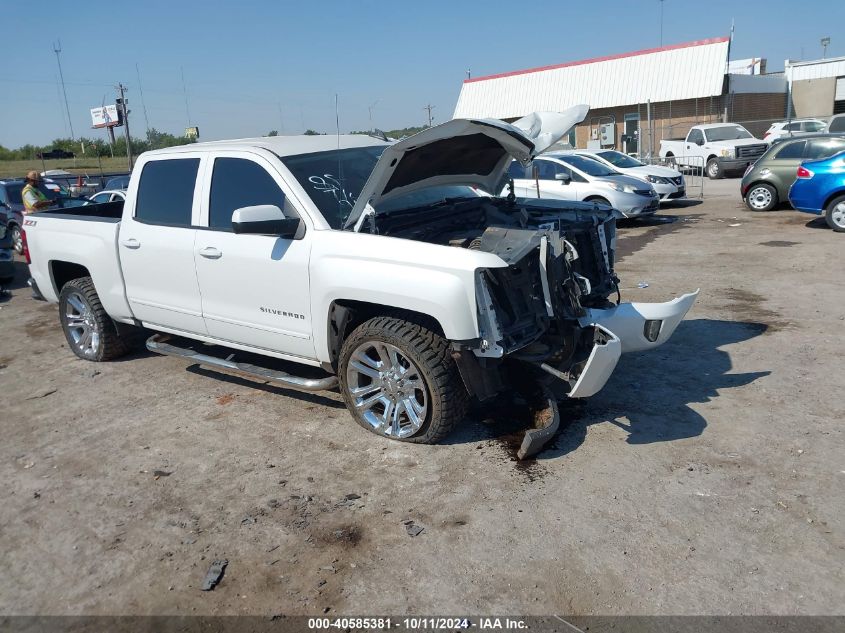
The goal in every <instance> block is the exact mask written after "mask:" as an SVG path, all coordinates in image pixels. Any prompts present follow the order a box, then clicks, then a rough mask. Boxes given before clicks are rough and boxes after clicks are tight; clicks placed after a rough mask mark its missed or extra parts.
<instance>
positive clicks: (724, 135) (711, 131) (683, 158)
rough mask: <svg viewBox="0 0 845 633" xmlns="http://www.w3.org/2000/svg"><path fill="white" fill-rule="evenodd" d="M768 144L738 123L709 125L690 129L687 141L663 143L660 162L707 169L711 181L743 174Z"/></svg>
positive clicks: (675, 165) (673, 140) (673, 166)
mask: <svg viewBox="0 0 845 633" xmlns="http://www.w3.org/2000/svg"><path fill="white" fill-rule="evenodd" d="M767 149H769V146H768V144H767V143H766V142H765V141H763V140H760V139H758V138H754V136H753V135H752V134H751V132H749V131H748V130H746V129H745V128H744V127H742V126H741V125H737V124H736V123H710V124H708V125H696V126H693V127H692V128H690V131H689V132H688V133H687V137H686V138H676V139H664V140H662V141H660V158H665V159H666V162H667V163H668V164H669V166H670V167H672V168H675V167H687V168H693V169H694V168H699V169H701V168H704V169H705V171H706V173H707V175H708V176H709V177H710V178H711V179H716V178H724V176H725V174H727V173H729V172H730V173H738V174H742V173H744V172H745V168H746V167H748V166H749V165H750V164H751V163H753V162H754V161H756V160H757V159H758V158H760V157H761V156H762V155H763V154H764V153H765V152H766V150H767Z"/></svg>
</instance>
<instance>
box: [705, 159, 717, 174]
mask: <svg viewBox="0 0 845 633" xmlns="http://www.w3.org/2000/svg"><path fill="white" fill-rule="evenodd" d="M707 175H708V176H710V178H716V177H717V176H718V175H719V163H717V162H716V161H710V164H709V165H707Z"/></svg>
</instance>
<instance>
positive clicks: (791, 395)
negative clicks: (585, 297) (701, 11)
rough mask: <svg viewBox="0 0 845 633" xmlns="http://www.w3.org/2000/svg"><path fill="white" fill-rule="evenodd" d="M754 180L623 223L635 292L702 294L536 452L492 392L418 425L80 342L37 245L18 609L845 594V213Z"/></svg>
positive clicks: (18, 500) (21, 471)
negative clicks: (447, 431)
mask: <svg viewBox="0 0 845 633" xmlns="http://www.w3.org/2000/svg"><path fill="white" fill-rule="evenodd" d="M738 186H739V181H738V180H736V179H732V180H725V181H721V182H716V183H711V182H708V183H707V198H706V199H705V201H704V202H703V203H701V204H695V205H688V206H680V207H676V208H671V209H665V210H663V211H662V212H661V214H660V215H659V216H658V217H656V218H654V219H653V220H649V221H647V222H645V223H644V224H636V223H634V224H628V225H626V226H625V227H623V228H620V238H619V252H620V257H621V258H620V260H619V263H618V267H617V268H618V272H619V275H620V277H621V278H622V296H623V300H629V301H630V300H634V301H637V300H646V301H664V300H668V299H671V298H673V297H674V296H677V295H678V294H680V293H683V292H686V291H689V290H694V289H695V288H701V295H700V297H699V299H698V302H697V304H696V305H695V307H694V308H693V309H692V311H691V312H690V314H688V315H687V319H686V321H685V322H684V323H682V324H681V326H680V327H679V329H678V331H677V332H676V334H675V336H674V337H673V338H672V339H671V341H670V342H669V343H668V344H666V345H665V346H664V347H662V348H659V349H657V350H655V351H652V352H649V353H642V354H634V355H629V356H625V357H623V359H622V361H621V362H620V363H619V366H618V368H617V370H616V372H615V374H614V375H613V377H612V378H611V380H610V383H609V384H608V385H607V386H606V387H605V388H604V390H603V391H602V392H601V393H599V394H598V395H597V396H595V397H593V398H591V399H589V400H588V401H586V402H583V403H579V404H577V405H564V406H563V417H564V425H563V426H562V430H561V432H560V434H559V436H558V437H557V439H556V440H555V441H554V443H553V444H552V445H551V446H550V447H549V448H548V449H547V450H546V451H545V452H543V453H542V454H540V455H539V457H538V458H537V459H536V460H534V461H531V462H528V463H517V462H515V461H514V458H513V447H512V446H511V444H510V443H509V440H508V434H509V433H510V432H511V431H512V429H510V428H508V425H507V424H505V423H503V422H501V421H500V422H498V423H495V424H491V423H490V422H489V421H488V422H485V421H484V419H485V417H486V416H485V415H483V414H476V415H474V416H473V417H471V418H470V419H468V420H467V421H466V423H465V424H464V426H463V428H461V429H460V431H459V432H457V433H456V434H455V435H454V436H453V437H451V438H450V439H449V441H448V442H447V443H445V444H443V445H439V446H415V445H408V444H401V443H397V442H392V441H388V440H382V439H380V438H378V437H376V436H374V435H371V434H369V433H368V432H366V431H364V430H363V429H361V428H360V427H358V426H357V425H356V424H355V423H354V422H353V421H352V419H351V418H350V416H349V415H348V414H347V413H346V411H345V409H344V407H343V405H342V404H341V400H340V397H339V395H337V394H335V393H326V394H322V395H302V394H298V393H295V392H290V391H287V390H285V389H281V388H278V387H275V386H271V385H266V384H260V383H258V382H254V381H251V380H247V379H243V378H236V377H231V376H226V375H223V374H220V373H217V372H213V371H209V370H206V369H204V368H199V367H196V366H188V365H187V364H186V362H184V361H182V360H178V359H175V358H170V357H163V356H156V355H153V354H148V353H138V354H136V355H134V356H132V357H130V358H127V359H124V360H121V361H119V362H114V363H103V364H93V363H87V362H84V361H81V360H77V359H76V358H75V357H74V356H73V354H71V353H70V351H69V350H68V349H67V347H66V345H65V342H64V338H63V336H62V332H61V330H60V328H59V325H58V317H57V310H56V308H55V307H54V306H52V305H48V304H45V303H40V302H36V301H33V300H32V299H31V298H30V296H29V291H28V289H26V288H25V287H23V281H24V280H25V266H24V265H23V264H20V265H19V268H20V270H19V277H18V280H17V282H18V283H16V287H15V289H13V291H12V295H13V296H12V297H11V299H9V300H7V301H5V302H3V303H0V332H2V341H0V403H1V404H0V418H2V424H0V428H1V429H2V441H0V480H2V481H3V483H4V485H3V486H2V489H0V508H2V509H0V552H2V555H0V556H1V559H2V567H3V573H1V574H0V613H2V614H260V615H272V614H320V615H322V614H323V613H324V612H327V613H329V614H331V615H336V614H376V613H377V614H394V615H398V614H442V615H454V614H458V613H469V614H483V613H488V614H489V613H513V614H522V615H529V614H550V613H556V614H569V615H586V614H604V615H610V614H740V613H742V614H842V613H845V573H843V564H842V563H843V560H845V549H844V548H845V526H843V520H845V494H843V484H845V458H843V456H845V438H843V431H842V420H843V419H844V418H845V411H843V409H845V404H843V400H842V397H841V394H842V393H843V392H845V357H844V356H843V351H845V343H844V342H843V338H842V334H841V332H842V328H843V320H845V287H843V284H842V278H841V274H839V273H837V272H835V271H836V270H837V269H838V268H837V267H839V266H840V264H838V263H837V262H839V261H840V258H841V253H842V248H843V244H845V235H840V234H835V233H833V232H832V231H830V230H828V229H827V227H826V226H825V225H824V221H823V220H815V219H814V218H813V217H812V216H808V215H804V214H800V213H797V212H794V211H790V210H779V211H775V212H772V213H766V214H752V213H750V212H748V211H746V210H745V209H744V207H742V206H741V203H740V200H739V196H738V192H737V190H738ZM640 282H644V283H647V284H648V286H647V287H644V288H640V287H638V286H639V285H644V284H640ZM500 417H501V416H500ZM408 520H411V521H413V525H415V526H419V527H422V528H423V531H422V532H421V533H419V534H418V535H417V536H413V537H412V536H410V535H409V530H408V526H407V525H406V524H405V522H406V521H408ZM215 559H227V560H228V561H229V563H228V567H227V568H226V571H225V576H224V577H223V580H222V582H221V583H220V584H219V585H218V586H217V588H216V589H214V591H209V592H202V591H200V590H199V587H200V585H201V583H202V580H203V577H204V576H205V573H206V570H207V569H208V567H209V565H210V563H211V562H212V561H213V560H215Z"/></svg>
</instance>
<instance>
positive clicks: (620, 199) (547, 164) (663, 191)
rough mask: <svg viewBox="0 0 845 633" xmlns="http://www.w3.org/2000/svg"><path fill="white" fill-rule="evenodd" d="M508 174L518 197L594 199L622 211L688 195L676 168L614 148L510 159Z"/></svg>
mask: <svg viewBox="0 0 845 633" xmlns="http://www.w3.org/2000/svg"><path fill="white" fill-rule="evenodd" d="M508 175H509V176H510V177H511V179H512V180H513V186H514V191H513V193H514V195H516V196H517V197H526V198H545V199H554V200H575V201H583V202H595V203H597V204H602V205H606V206H609V207H612V208H614V209H616V210H617V211H619V212H620V213H621V214H622V216H624V217H637V216H643V215H651V214H653V213H655V212H656V211H657V210H658V207H659V205H660V202H661V201H663V200H670V199H671V200H674V199H677V198H682V197H684V196H685V195H686V188H685V184H684V177H683V175H682V174H681V173H680V172H678V171H675V170H673V169H669V168H666V167H661V166H659V165H644V164H643V163H641V162H639V161H638V160H636V159H634V158H631V157H630V156H627V155H626V154H623V153H621V152H617V151H614V150H565V151H554V152H548V153H546V154H543V155H542V156H539V157H537V158H535V159H534V161H532V162H531V163H529V164H528V165H527V166H523V165H522V164H521V163H519V162H517V161H513V162H512V163H511V165H510V168H509V169H508ZM505 193H506V192H504V191H503V192H502V195H505Z"/></svg>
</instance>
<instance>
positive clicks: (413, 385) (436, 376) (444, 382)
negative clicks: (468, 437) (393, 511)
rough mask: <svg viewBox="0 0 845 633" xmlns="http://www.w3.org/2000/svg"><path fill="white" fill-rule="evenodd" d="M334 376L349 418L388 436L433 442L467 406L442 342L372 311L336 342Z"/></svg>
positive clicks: (418, 328) (423, 330) (419, 328)
mask: <svg viewBox="0 0 845 633" xmlns="http://www.w3.org/2000/svg"><path fill="white" fill-rule="evenodd" d="M338 378H339V380H340V390H341V394H342V395H343V400H344V402H345V403H346V406H347V408H348V409H349V411H350V413H351V414H352V417H353V418H355V421H356V422H357V423H358V424H360V425H361V426H362V427H364V428H365V429H367V430H369V431H372V432H373V433H376V434H378V435H382V436H385V437H389V438H391V439H396V440H401V441H405V442H415V443H419V444H435V443H437V442H439V441H441V440H442V439H443V438H445V437H446V436H447V435H448V434H449V433H450V432H451V431H452V429H453V428H454V427H455V426H456V425H457V424H458V423H459V422H460V421H461V420H463V418H464V416H465V414H466V411H467V403H468V394H467V392H466V389H465V388H464V385H463V382H462V380H461V377H460V374H459V373H458V368H457V366H456V365H455V362H454V360H452V358H451V355H450V353H449V345H448V343H447V342H446V341H445V340H444V339H443V337H441V336H439V335H438V334H436V333H434V332H432V331H431V330H429V329H427V328H425V327H423V326H421V325H417V324H416V323H411V322H409V321H405V320H403V319H397V318H392V317H376V318H373V319H370V320H369V321H366V322H364V323H362V324H361V325H359V326H358V327H357V328H355V330H354V331H353V332H352V333H351V334H350V335H349V337H347V339H346V340H345V341H344V342H343V346H342V347H341V350H340V359H339V363H338Z"/></svg>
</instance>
